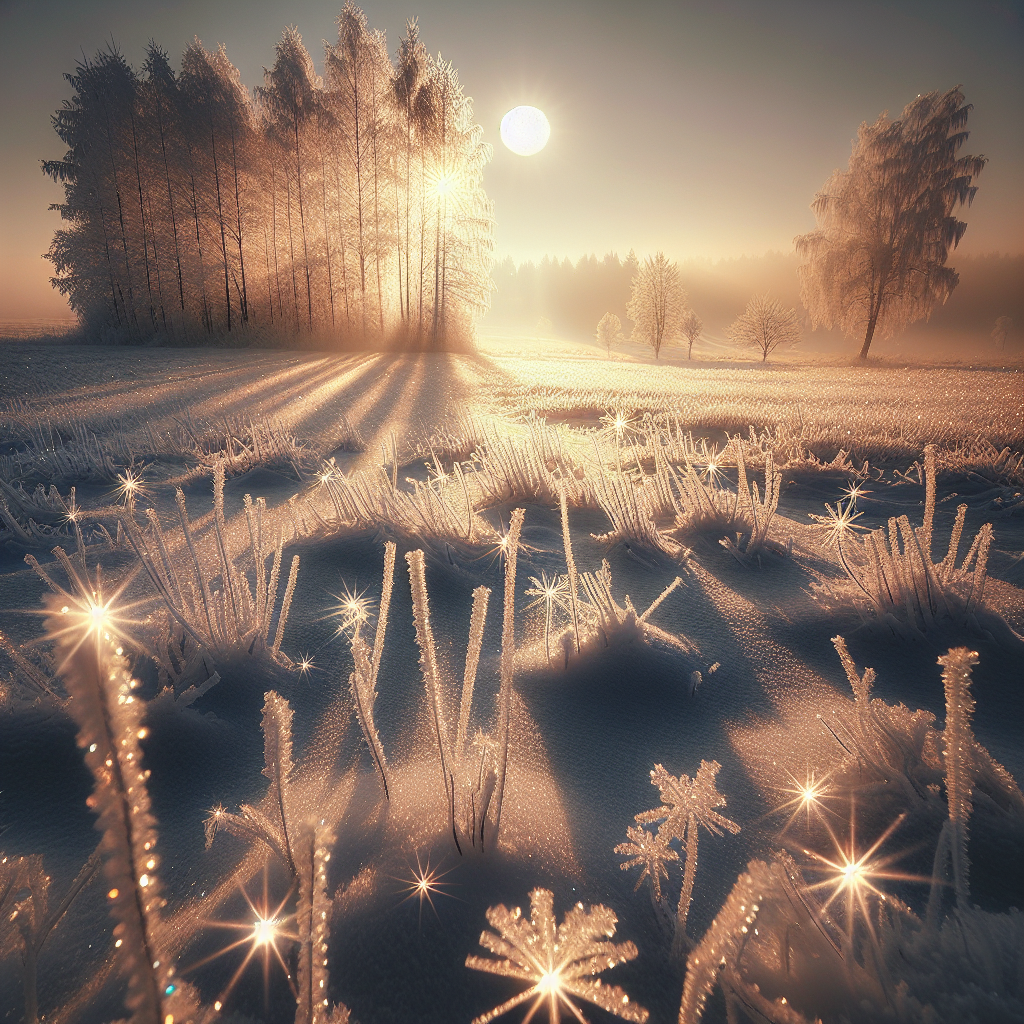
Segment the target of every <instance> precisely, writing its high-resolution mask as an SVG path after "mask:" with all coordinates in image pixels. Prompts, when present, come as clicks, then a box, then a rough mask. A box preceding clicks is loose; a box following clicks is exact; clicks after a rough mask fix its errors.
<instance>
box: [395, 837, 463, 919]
mask: <svg viewBox="0 0 1024 1024" xmlns="http://www.w3.org/2000/svg"><path fill="white" fill-rule="evenodd" d="M442 863H443V861H442ZM452 870H454V869H453V868H449V869H448V871H442V870H441V869H440V865H438V866H437V867H434V868H432V867H431V866H430V858H429V857H428V858H427V862H426V864H424V863H423V860H422V858H421V857H420V852H419V850H417V851H416V867H415V868H414V869H413V870H412V877H411V878H397V879H395V881H398V882H401V883H402V888H403V891H404V892H405V893H407V895H406V896H404V897H403V898H402V902H403V903H405V902H406V900H413V899H417V900H419V904H420V920H421V921H422V920H423V903H424V901H426V902H427V903H429V904H430V909H431V910H432V911H433V912H434V916H435V917H437V916H438V915H437V907H435V906H434V897H435V896H447V897H448V898H449V899H455V897H454V896H452V894H451V893H450V892H445V890H446V889H448V888H450V887H451V886H452V884H453V883H451V882H442V881H441V879H442V878H444V877H445V876H446V875H448V874H450V872H451V871H452Z"/></svg>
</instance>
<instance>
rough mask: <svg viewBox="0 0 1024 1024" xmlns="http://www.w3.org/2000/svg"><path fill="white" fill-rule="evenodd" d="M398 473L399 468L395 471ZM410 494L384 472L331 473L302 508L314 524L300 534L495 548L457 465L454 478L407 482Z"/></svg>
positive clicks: (329, 470)
mask: <svg viewBox="0 0 1024 1024" xmlns="http://www.w3.org/2000/svg"><path fill="white" fill-rule="evenodd" d="M396 472H397V467H396ZM407 486H408V489H402V488H400V487H399V486H398V484H397V480H396V479H395V478H394V477H392V476H389V475H388V474H387V473H386V472H384V471H383V470H381V469H377V470H359V471H357V472H355V473H351V474H347V475H346V474H344V473H339V472H336V471H334V469H333V467H328V468H327V469H325V471H324V472H323V473H322V474H321V476H320V483H319V484H318V485H317V486H315V487H314V489H313V490H311V491H308V492H307V493H306V494H305V495H304V497H303V500H302V507H303V508H304V509H305V510H306V511H307V512H308V513H309V514H310V517H311V519H312V524H311V525H310V526H309V527H308V528H306V527H301V526H300V527H299V530H300V532H318V533H321V534H324V535H328V536H334V535H337V534H339V533H361V532H366V533H371V534H378V533H382V534H384V535H385V536H394V537H399V538H402V539H407V540H412V541H414V542H422V541H423V540H426V541H433V542H434V543H436V544H438V545H444V544H448V545H452V546H455V547H456V548H461V546H463V545H476V544H480V543H493V542H494V541H495V540H497V535H496V534H495V533H494V531H493V530H492V529H491V527H490V526H489V525H488V524H487V522H486V521H485V520H483V519H481V518H480V517H479V516H478V515H477V514H476V511H475V510H474V502H473V497H472V494H471V491H470V487H471V484H470V481H469V480H468V479H467V475H466V474H465V473H464V471H463V469H462V467H461V466H460V465H459V464H458V463H456V464H455V466H454V467H453V470H452V472H451V473H441V474H438V475H436V476H434V477H432V478H431V479H429V480H427V481H425V482H424V481H421V480H409V481H407Z"/></svg>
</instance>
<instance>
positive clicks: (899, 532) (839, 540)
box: [813, 445, 1005, 635]
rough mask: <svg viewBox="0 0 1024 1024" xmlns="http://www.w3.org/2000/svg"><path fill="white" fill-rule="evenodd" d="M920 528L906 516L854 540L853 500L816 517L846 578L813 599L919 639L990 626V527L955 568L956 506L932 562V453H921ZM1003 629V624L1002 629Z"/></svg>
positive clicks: (959, 523) (961, 514) (822, 587)
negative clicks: (941, 626)
mask: <svg viewBox="0 0 1024 1024" xmlns="http://www.w3.org/2000/svg"><path fill="white" fill-rule="evenodd" d="M924 476H925V506H924V522H923V524H922V525H921V526H918V527H913V526H911V524H910V520H909V519H908V518H907V516H898V517H893V518H892V519H890V520H889V523H888V530H887V531H886V530H883V529H877V530H871V531H869V532H867V533H866V534H865V535H864V536H863V537H857V536H855V534H854V530H855V528H856V526H855V520H856V519H857V518H858V517H859V516H860V515H861V513H859V512H857V511H855V508H856V505H855V499H854V498H852V497H851V498H850V499H848V500H847V503H846V504H845V505H843V503H842V502H837V503H836V505H835V508H832V507H831V506H829V505H826V506H825V508H826V515H824V516H814V517H813V518H815V519H817V520H818V522H819V523H820V524H821V525H822V527H823V529H824V530H825V541H826V544H828V545H830V546H834V547H835V549H836V552H837V554H838V556H839V561H840V564H841V566H842V568H843V571H844V572H845V574H846V578H847V585H846V586H845V587H841V588H840V587H835V586H833V585H830V584H819V585H817V587H816V591H817V593H818V595H819V597H821V598H824V599H825V600H826V601H830V602H832V603H852V604H854V605H855V606H856V607H857V608H858V609H859V610H860V611H861V612H862V613H863V614H865V616H866V617H872V618H875V619H877V620H880V621H881V622H884V623H885V624H886V625H887V626H889V628H890V629H892V630H893V631H894V632H895V633H898V634H900V635H908V634H915V635H920V634H921V632H922V630H928V629H934V628H936V626H937V623H941V622H942V621H943V620H947V621H955V622H966V623H969V624H971V625H973V626H974V627H975V628H978V629H980V628H981V625H980V623H979V620H978V616H979V614H982V613H984V614H983V617H987V618H989V619H990V621H991V620H995V619H998V618H999V617H998V615H997V614H996V613H995V612H993V611H992V610H991V609H988V608H987V607H986V606H985V604H984V596H985V582H986V575H985V567H986V565H987V562H988V553H989V547H990V545H991V543H992V525H991V524H990V523H985V524H984V525H983V526H982V527H981V529H980V530H979V531H978V534H977V535H976V536H975V538H974V541H973V543H972V544H971V545H970V547H969V548H968V550H967V554H966V555H965V556H964V558H963V561H961V562H960V563H959V565H958V564H957V557H958V554H959V550H960V537H961V534H962V532H963V527H964V518H965V516H966V514H967V506H966V505H960V506H959V507H958V508H957V513H956V520H955V522H954V523H953V530H952V533H951V534H950V538H949V546H948V548H947V551H946V554H945V556H944V557H943V559H942V560H941V561H940V562H934V561H933V560H932V540H933V537H932V523H933V520H934V517H935V448H934V446H933V445H928V446H927V447H926V448H925V460H924ZM1003 629H1005V626H1003Z"/></svg>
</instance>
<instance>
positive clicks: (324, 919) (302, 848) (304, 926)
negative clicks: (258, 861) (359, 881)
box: [295, 823, 349, 1024]
mask: <svg viewBox="0 0 1024 1024" xmlns="http://www.w3.org/2000/svg"><path fill="white" fill-rule="evenodd" d="M333 843H334V836H333V835H332V834H331V833H330V832H329V831H328V830H327V829H326V828H324V827H323V826H321V825H314V824H309V823H307V824H305V825H304V826H303V827H302V828H301V829H300V832H299V835H298V836H297V838H296V843H295V857H296V872H297V874H298V881H299V895H298V903H297V905H296V908H295V921H296V924H297V925H298V933H299V955H298V968H297V970H296V977H295V990H296V1007H295V1024H348V1021H349V1011H348V1007H346V1006H344V1005H343V1004H341V1003H339V1004H337V1005H335V1006H333V1007H332V1006H331V1002H330V999H328V997H327V988H328V984H329V982H330V976H329V973H328V970H327V953H328V939H329V938H330V918H331V910H332V905H331V898H330V896H328V894H327V862H328V861H329V860H330V859H331V846H332V845H333Z"/></svg>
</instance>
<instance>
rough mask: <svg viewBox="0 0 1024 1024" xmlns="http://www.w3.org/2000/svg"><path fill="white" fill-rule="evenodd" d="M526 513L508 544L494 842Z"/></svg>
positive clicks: (515, 516)
mask: <svg viewBox="0 0 1024 1024" xmlns="http://www.w3.org/2000/svg"><path fill="white" fill-rule="evenodd" d="M562 500H563V502H564V500H565V498H564V492H563V499H562ZM563 508H564V505H563ZM525 514H526V512H525V509H521V508H517V509H516V510H515V511H514V512H513V513H512V518H511V520H510V521H509V526H508V539H507V542H506V545H505V602H504V608H503V612H502V622H501V692H500V694H499V697H498V703H499V708H500V710H499V712H498V742H499V743H500V744H501V754H500V757H501V761H500V770H499V771H498V799H497V803H496V805H495V812H494V840H495V842H497V840H498V829H499V828H500V827H501V809H502V802H503V801H504V798H505V778H506V775H507V773H508V741H509V731H510V729H511V724H512V677H513V675H514V672H515V658H516V631H515V612H516V562H517V559H518V555H519V534H520V532H521V531H522V529H523V516H524V515H525ZM563 521H566V520H563ZM481 831H482V830H481Z"/></svg>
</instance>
